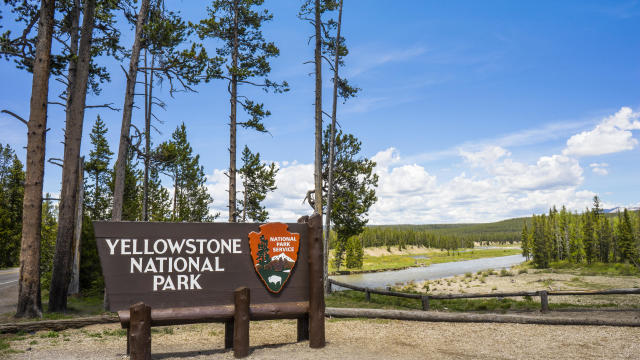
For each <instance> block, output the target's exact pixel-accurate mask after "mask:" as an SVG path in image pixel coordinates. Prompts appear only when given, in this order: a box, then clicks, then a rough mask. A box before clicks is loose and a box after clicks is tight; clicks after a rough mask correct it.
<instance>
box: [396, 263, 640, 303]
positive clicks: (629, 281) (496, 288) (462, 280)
mask: <svg viewBox="0 0 640 360" xmlns="http://www.w3.org/2000/svg"><path fill="white" fill-rule="evenodd" d="M504 275H506V273H504V274H502V275H501V273H500V272H499V271H495V272H494V274H493V275H488V274H487V272H486V271H485V272H483V273H482V274H479V273H474V274H470V276H469V274H468V275H466V276H465V275H461V276H454V277H450V278H444V279H438V280H431V281H422V282H416V283H412V284H409V285H407V286H401V287H397V288H396V289H397V290H400V291H402V290H409V289H411V290H418V291H423V292H426V291H427V289H428V291H429V292H430V293H432V294H458V293H491V292H513V291H538V290H547V291H553V290H604V289H630V288H638V287H640V278H639V277H637V276H584V275H577V274H573V273H569V272H568V273H550V272H544V271H541V270H532V269H529V270H528V272H527V273H522V274H518V271H517V270H509V271H508V276H504ZM514 299H515V298H514ZM549 302H550V303H567V304H576V305H595V304H617V305H619V306H621V307H634V306H635V307H640V295H619V296H618V295H594V296H550V297H549Z"/></svg>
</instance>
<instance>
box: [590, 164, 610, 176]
mask: <svg viewBox="0 0 640 360" xmlns="http://www.w3.org/2000/svg"><path fill="white" fill-rule="evenodd" d="M589 167H590V168H591V171H593V172H594V173H596V174H598V175H607V174H609V170H607V169H606V168H607V167H609V164H607V163H593V164H589Z"/></svg>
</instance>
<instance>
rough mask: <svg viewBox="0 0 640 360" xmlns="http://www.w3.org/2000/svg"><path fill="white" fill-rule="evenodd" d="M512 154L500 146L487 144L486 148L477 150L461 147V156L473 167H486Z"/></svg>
mask: <svg viewBox="0 0 640 360" xmlns="http://www.w3.org/2000/svg"><path fill="white" fill-rule="evenodd" d="M510 155H511V153H510V152H508V151H507V150H505V149H503V148H502V147H500V146H486V147H485V148H484V149H482V150H480V151H476V152H469V151H464V150H462V149H460V156H462V157H463V158H464V159H465V160H466V161H467V162H469V163H470V164H471V166H472V167H480V166H481V167H486V166H489V165H491V164H493V163H495V162H496V161H497V160H498V159H500V158H502V157H504V156H510Z"/></svg>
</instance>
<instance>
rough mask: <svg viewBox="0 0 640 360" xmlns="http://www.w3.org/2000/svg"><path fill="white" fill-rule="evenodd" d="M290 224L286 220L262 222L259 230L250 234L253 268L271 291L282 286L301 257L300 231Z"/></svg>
mask: <svg viewBox="0 0 640 360" xmlns="http://www.w3.org/2000/svg"><path fill="white" fill-rule="evenodd" d="M287 228H288V227H287V224H283V223H268V224H264V225H260V232H258V233H257V232H255V231H252V232H251V233H250V234H249V246H250V247H251V259H252V260H253V266H254V269H255V270H256V272H257V273H258V276H259V277H260V279H261V280H262V282H263V283H264V285H265V286H266V288H267V290H269V291H271V292H272V293H279V292H280V291H281V290H282V288H283V287H284V284H285V283H286V282H287V280H289V276H291V272H292V271H293V268H294V266H295V265H296V261H298V249H299V248H300V234H295V233H290V232H289V231H288V230H287Z"/></svg>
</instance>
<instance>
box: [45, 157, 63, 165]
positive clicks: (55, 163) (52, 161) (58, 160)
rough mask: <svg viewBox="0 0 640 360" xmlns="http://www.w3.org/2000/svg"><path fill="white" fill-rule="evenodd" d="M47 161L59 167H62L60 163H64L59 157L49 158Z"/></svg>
mask: <svg viewBox="0 0 640 360" xmlns="http://www.w3.org/2000/svg"><path fill="white" fill-rule="evenodd" d="M47 162H48V163H50V164H53V165H58V166H60V167H62V163H64V160H62V159H60V158H49V159H48V160H47Z"/></svg>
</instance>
